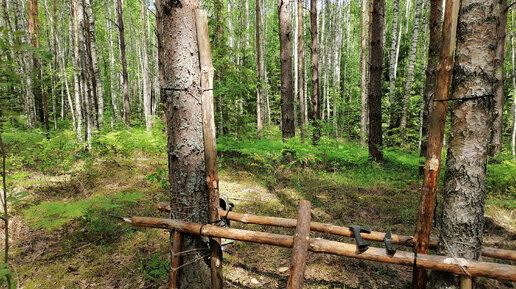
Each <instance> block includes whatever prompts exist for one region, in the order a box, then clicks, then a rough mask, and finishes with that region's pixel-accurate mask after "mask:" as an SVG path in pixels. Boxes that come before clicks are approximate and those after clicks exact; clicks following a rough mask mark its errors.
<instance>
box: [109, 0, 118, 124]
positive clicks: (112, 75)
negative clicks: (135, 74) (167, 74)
mask: <svg viewBox="0 0 516 289" xmlns="http://www.w3.org/2000/svg"><path fill="white" fill-rule="evenodd" d="M113 8H116V4H115V6H111V5H108V18H109V19H108V21H106V22H107V32H106V33H107V36H108V55H109V93H110V94H111V105H112V107H113V119H114V121H115V122H118V121H120V112H119V110H118V91H117V90H118V87H120V85H116V86H115V84H119V80H120V78H119V77H117V75H118V72H116V68H115V53H114V51H113V47H114V41H113V27H112V24H111V20H110V19H114V17H115V14H114V13H113ZM115 10H116V9H115Z"/></svg>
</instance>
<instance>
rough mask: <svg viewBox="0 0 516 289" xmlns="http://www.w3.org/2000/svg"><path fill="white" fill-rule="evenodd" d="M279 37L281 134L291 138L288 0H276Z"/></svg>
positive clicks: (290, 51) (292, 122) (292, 93)
mask: <svg viewBox="0 0 516 289" xmlns="http://www.w3.org/2000/svg"><path fill="white" fill-rule="evenodd" d="M278 13H279V39H280V62H281V135H282V137H283V138H284V139H285V138H292V137H294V136H295V135H296V127H295V125H294V92H293V89H292V48H291V44H290V35H291V29H290V11H289V2H288V1H286V0H278Z"/></svg>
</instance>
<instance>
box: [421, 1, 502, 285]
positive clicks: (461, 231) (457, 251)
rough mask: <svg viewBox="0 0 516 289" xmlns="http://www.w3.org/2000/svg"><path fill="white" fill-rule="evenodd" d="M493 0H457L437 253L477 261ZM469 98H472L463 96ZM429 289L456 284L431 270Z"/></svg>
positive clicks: (493, 40)
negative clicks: (453, 58)
mask: <svg viewBox="0 0 516 289" xmlns="http://www.w3.org/2000/svg"><path fill="white" fill-rule="evenodd" d="M498 17H499V11H498V3H497V0H463V1H462V3H461V9H460V13H459V20H458V28H457V46H456V53H455V55H456V56H455V67H454V73H453V88H452V97H453V98H454V99H464V100H458V101H454V102H453V103H452V113H451V131H450V144H449V148H448V154H447V159H446V168H447V169H446V174H445V179H444V192H443V213H442V225H441V235H440V239H439V252H440V253H441V254H444V255H448V256H454V257H464V258H468V259H478V258H479V257H480V250H481V245H482V232H483V227H484V203H485V190H486V163H487V147H488V141H489V119H490V110H489V108H490V105H489V102H490V98H492V97H493V96H494V94H495V91H494V84H495V83H496V77H495V70H496V69H495V66H494V61H495V58H496V46H497V39H496V26H497V23H498ZM467 98H473V99H467ZM431 285H432V288H459V287H458V286H459V283H458V281H457V280H456V278H455V277H454V276H453V275H451V274H447V273H437V272H433V273H432V275H431Z"/></svg>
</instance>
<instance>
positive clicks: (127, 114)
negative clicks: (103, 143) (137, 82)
mask: <svg viewBox="0 0 516 289" xmlns="http://www.w3.org/2000/svg"><path fill="white" fill-rule="evenodd" d="M116 14H117V22H118V36H119V38H120V43H119V44H120V61H121V62H122V95H123V98H124V105H123V107H124V122H125V124H126V125H127V126H129V125H130V122H131V104H130V102H129V75H128V73H127V60H126V55H125V54H126V53H125V30H124V17H123V8H122V0H117V9H116Z"/></svg>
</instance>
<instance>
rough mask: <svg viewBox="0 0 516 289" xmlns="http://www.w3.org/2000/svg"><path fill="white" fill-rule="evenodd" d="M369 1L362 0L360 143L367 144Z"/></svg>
mask: <svg viewBox="0 0 516 289" xmlns="http://www.w3.org/2000/svg"><path fill="white" fill-rule="evenodd" d="M368 4H369V1H368V0H363V1H362V27H361V42H360V65H361V75H360V95H361V97H360V99H361V101H360V107H361V109H360V143H361V144H362V146H365V145H366V143H367V135H368V130H367V129H368V115H369V112H368V109H367V107H368V105H367V20H368V14H367V13H368V12H369V6H368Z"/></svg>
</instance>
